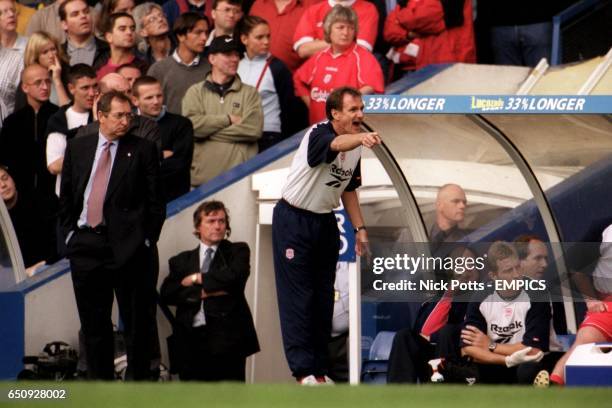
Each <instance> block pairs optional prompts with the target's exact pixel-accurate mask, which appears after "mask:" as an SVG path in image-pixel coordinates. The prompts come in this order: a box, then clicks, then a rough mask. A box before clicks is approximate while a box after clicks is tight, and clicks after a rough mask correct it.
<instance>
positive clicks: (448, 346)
mask: <svg viewBox="0 0 612 408" xmlns="http://www.w3.org/2000/svg"><path fill="white" fill-rule="evenodd" d="M460 332H461V325H460V324H447V325H445V326H444V327H443V328H442V329H440V330H439V331H438V332H437V333H436V334H435V337H436V339H435V341H436V343H430V342H429V341H427V340H426V339H424V338H423V337H422V336H421V335H419V334H418V333H416V332H415V331H414V330H412V329H402V330H400V331H398V332H397V333H396V334H395V337H394V338H393V345H392V346H391V353H390V355H389V366H388V369H387V382H389V383H416V382H417V381H419V382H421V383H428V382H430V377H431V367H430V365H429V364H428V362H429V360H432V359H435V358H440V357H443V358H445V359H458V358H459V335H460Z"/></svg>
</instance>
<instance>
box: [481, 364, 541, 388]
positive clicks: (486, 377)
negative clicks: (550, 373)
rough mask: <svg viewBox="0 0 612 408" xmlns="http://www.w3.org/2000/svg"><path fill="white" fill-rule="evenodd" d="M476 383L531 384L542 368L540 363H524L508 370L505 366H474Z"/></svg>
mask: <svg viewBox="0 0 612 408" xmlns="http://www.w3.org/2000/svg"><path fill="white" fill-rule="evenodd" d="M476 367H477V368H478V382H479V383H483V384H533V380H534V378H535V377H536V375H538V372H540V370H542V369H543V368H544V366H543V365H542V362H539V363H524V364H519V365H517V366H516V367H511V368H508V367H506V366H505V365H503V366H502V365H496V364H495V365H494V364H476Z"/></svg>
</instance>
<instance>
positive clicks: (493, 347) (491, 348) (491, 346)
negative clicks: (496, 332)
mask: <svg viewBox="0 0 612 408" xmlns="http://www.w3.org/2000/svg"><path fill="white" fill-rule="evenodd" d="M496 347H497V343H496V342H494V341H493V340H491V341H490V342H489V351H490V352H493V351H495V348H496Z"/></svg>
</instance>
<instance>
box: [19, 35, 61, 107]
mask: <svg viewBox="0 0 612 408" xmlns="http://www.w3.org/2000/svg"><path fill="white" fill-rule="evenodd" d="M32 64H38V65H41V66H42V67H43V68H46V69H48V70H49V71H50V72H51V81H52V82H53V86H52V87H51V96H50V98H49V100H50V101H51V102H52V103H54V104H56V105H59V106H63V105H67V104H69V103H70V97H69V96H68V93H67V92H66V82H67V81H66V75H67V73H68V70H69V65H68V59H67V58H66V56H65V55H64V52H63V50H62V48H61V47H60V46H59V43H58V42H57V40H56V39H55V38H53V37H52V36H50V35H49V34H47V33H45V32H43V31H38V32H35V33H34V34H32V36H31V37H30V39H29V40H28V45H27V46H26V49H25V55H24V58H23V65H24V67H27V66H30V65H32Z"/></svg>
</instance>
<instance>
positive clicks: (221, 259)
mask: <svg viewBox="0 0 612 408" xmlns="http://www.w3.org/2000/svg"><path fill="white" fill-rule="evenodd" d="M193 221H194V222H193V224H194V227H195V235H196V236H197V237H198V238H199V239H200V241H201V242H200V245H199V246H198V247H197V248H195V249H193V250H191V251H185V252H181V253H180V254H178V255H177V256H175V257H173V258H170V261H169V262H170V274H169V275H168V277H167V278H166V279H165V280H164V283H163V284H162V287H161V296H162V300H163V301H164V302H166V303H167V304H170V305H176V306H177V310H176V324H175V325H174V326H175V327H174V335H176V340H177V342H176V344H175V345H176V346H177V347H176V348H175V351H178V355H177V357H178V358H177V360H178V364H179V367H178V371H179V376H180V378H181V380H200V381H242V382H244V381H245V365H246V358H247V357H248V356H250V355H251V354H254V353H256V352H258V351H259V342H258V341H257V334H256V332H255V326H254V324H253V318H252V316H251V311H250V310H249V305H248V304H247V301H246V298H245V297H244V287H245V285H246V281H247V279H248V278H249V273H250V265H249V258H250V250H249V247H248V245H247V244H246V243H244V242H238V243H232V242H230V241H228V240H227V239H225V238H226V236H228V237H229V235H230V232H231V228H230V225H229V214H228V212H227V209H226V208H225V206H224V204H223V203H222V202H219V201H207V202H204V203H202V204H201V205H200V206H199V207H198V208H197V209H196V211H195V213H194V214H193Z"/></svg>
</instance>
